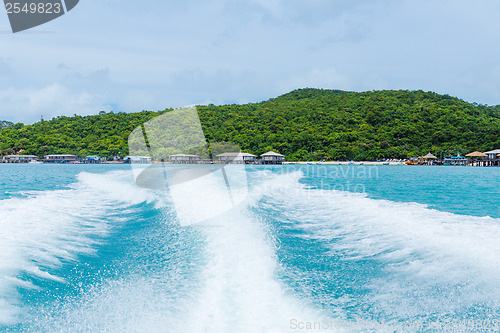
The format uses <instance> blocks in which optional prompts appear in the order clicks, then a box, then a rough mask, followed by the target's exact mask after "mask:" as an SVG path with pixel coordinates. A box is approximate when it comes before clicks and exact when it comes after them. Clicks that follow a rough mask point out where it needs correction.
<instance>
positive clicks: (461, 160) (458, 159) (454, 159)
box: [443, 154, 467, 166]
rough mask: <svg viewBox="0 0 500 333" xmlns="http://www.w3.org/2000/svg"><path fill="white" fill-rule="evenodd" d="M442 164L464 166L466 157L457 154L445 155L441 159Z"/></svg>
mask: <svg viewBox="0 0 500 333" xmlns="http://www.w3.org/2000/svg"><path fill="white" fill-rule="evenodd" d="M443 165H452V166H465V165H467V159H466V158H465V157H463V156H460V154H458V155H457V156H450V157H446V158H445V159H444V160H443Z"/></svg>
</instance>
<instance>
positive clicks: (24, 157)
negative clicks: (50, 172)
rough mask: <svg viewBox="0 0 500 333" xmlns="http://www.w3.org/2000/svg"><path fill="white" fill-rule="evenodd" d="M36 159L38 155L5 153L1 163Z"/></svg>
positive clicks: (27, 161) (25, 161)
mask: <svg viewBox="0 0 500 333" xmlns="http://www.w3.org/2000/svg"><path fill="white" fill-rule="evenodd" d="M37 160H38V156H35V155H7V156H4V157H3V158H2V162H3V163H29V162H31V161H37Z"/></svg>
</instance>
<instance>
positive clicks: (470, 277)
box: [0, 164, 500, 333]
mask: <svg viewBox="0 0 500 333" xmlns="http://www.w3.org/2000/svg"><path fill="white" fill-rule="evenodd" d="M246 172H247V179H248V191H247V192H245V193H247V196H246V198H245V199H244V200H243V201H242V202H239V203H236V204H235V206H234V207H233V208H232V209H230V210H228V211H226V212H224V213H222V214H220V215H218V216H215V217H211V218H210V220H209V221H205V222H203V223H194V224H186V223H183V219H185V218H186V217H185V215H186V212H188V213H187V214H189V212H190V211H191V212H193V214H195V213H197V212H199V211H200V210H203V209H206V208H207V206H209V205H216V204H217V202H218V197H217V196H215V197H212V198H210V199H211V200H190V195H189V194H190V193H189V192H188V193H184V194H183V195H184V196H181V197H180V198H182V200H184V202H183V209H184V211H183V212H184V213H183V214H178V209H176V207H177V208H178V207H179V206H178V204H177V203H178V201H179V198H175V197H174V196H175V195H177V194H176V193H177V192H175V191H169V190H168V189H167V190H165V189H159V190H150V189H145V188H141V187H139V186H137V185H136V184H135V182H134V176H133V173H132V170H131V169H130V166H126V165H7V164H3V165H2V164H0V189H1V191H0V331H1V332H176V333H177V332H299V331H304V332H314V331H317V332H323V331H328V332H334V331H343V332H495V331H499V330H500V241H499V238H500V208H499V203H500V190H499V182H498V179H500V168H466V167H418V166H378V167H375V166H319V165H301V166H296V165H294V166H249V167H248V168H247V169H246ZM191 191H192V189H191ZM195 197H196V196H191V198H195ZM176 199H177V201H176ZM176 202H177V203H176ZM176 204H177V206H176ZM208 208H210V207H208Z"/></svg>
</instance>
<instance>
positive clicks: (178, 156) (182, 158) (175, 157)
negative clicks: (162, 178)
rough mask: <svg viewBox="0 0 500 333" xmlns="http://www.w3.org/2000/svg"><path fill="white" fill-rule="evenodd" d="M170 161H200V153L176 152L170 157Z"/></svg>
mask: <svg viewBox="0 0 500 333" xmlns="http://www.w3.org/2000/svg"><path fill="white" fill-rule="evenodd" d="M168 161H169V162H172V163H183V164H188V163H198V162H200V157H199V156H198V155H188V154H175V155H170V156H169V157H168Z"/></svg>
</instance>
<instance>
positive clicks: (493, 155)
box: [484, 149, 500, 160]
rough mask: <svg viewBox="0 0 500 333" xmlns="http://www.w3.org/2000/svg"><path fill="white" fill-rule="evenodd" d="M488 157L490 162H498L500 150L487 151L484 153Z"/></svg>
mask: <svg viewBox="0 0 500 333" xmlns="http://www.w3.org/2000/svg"><path fill="white" fill-rule="evenodd" d="M484 153H485V154H486V155H488V159H490V160H496V159H497V158H498V154H500V149H495V150H491V151H485V152H484Z"/></svg>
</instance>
